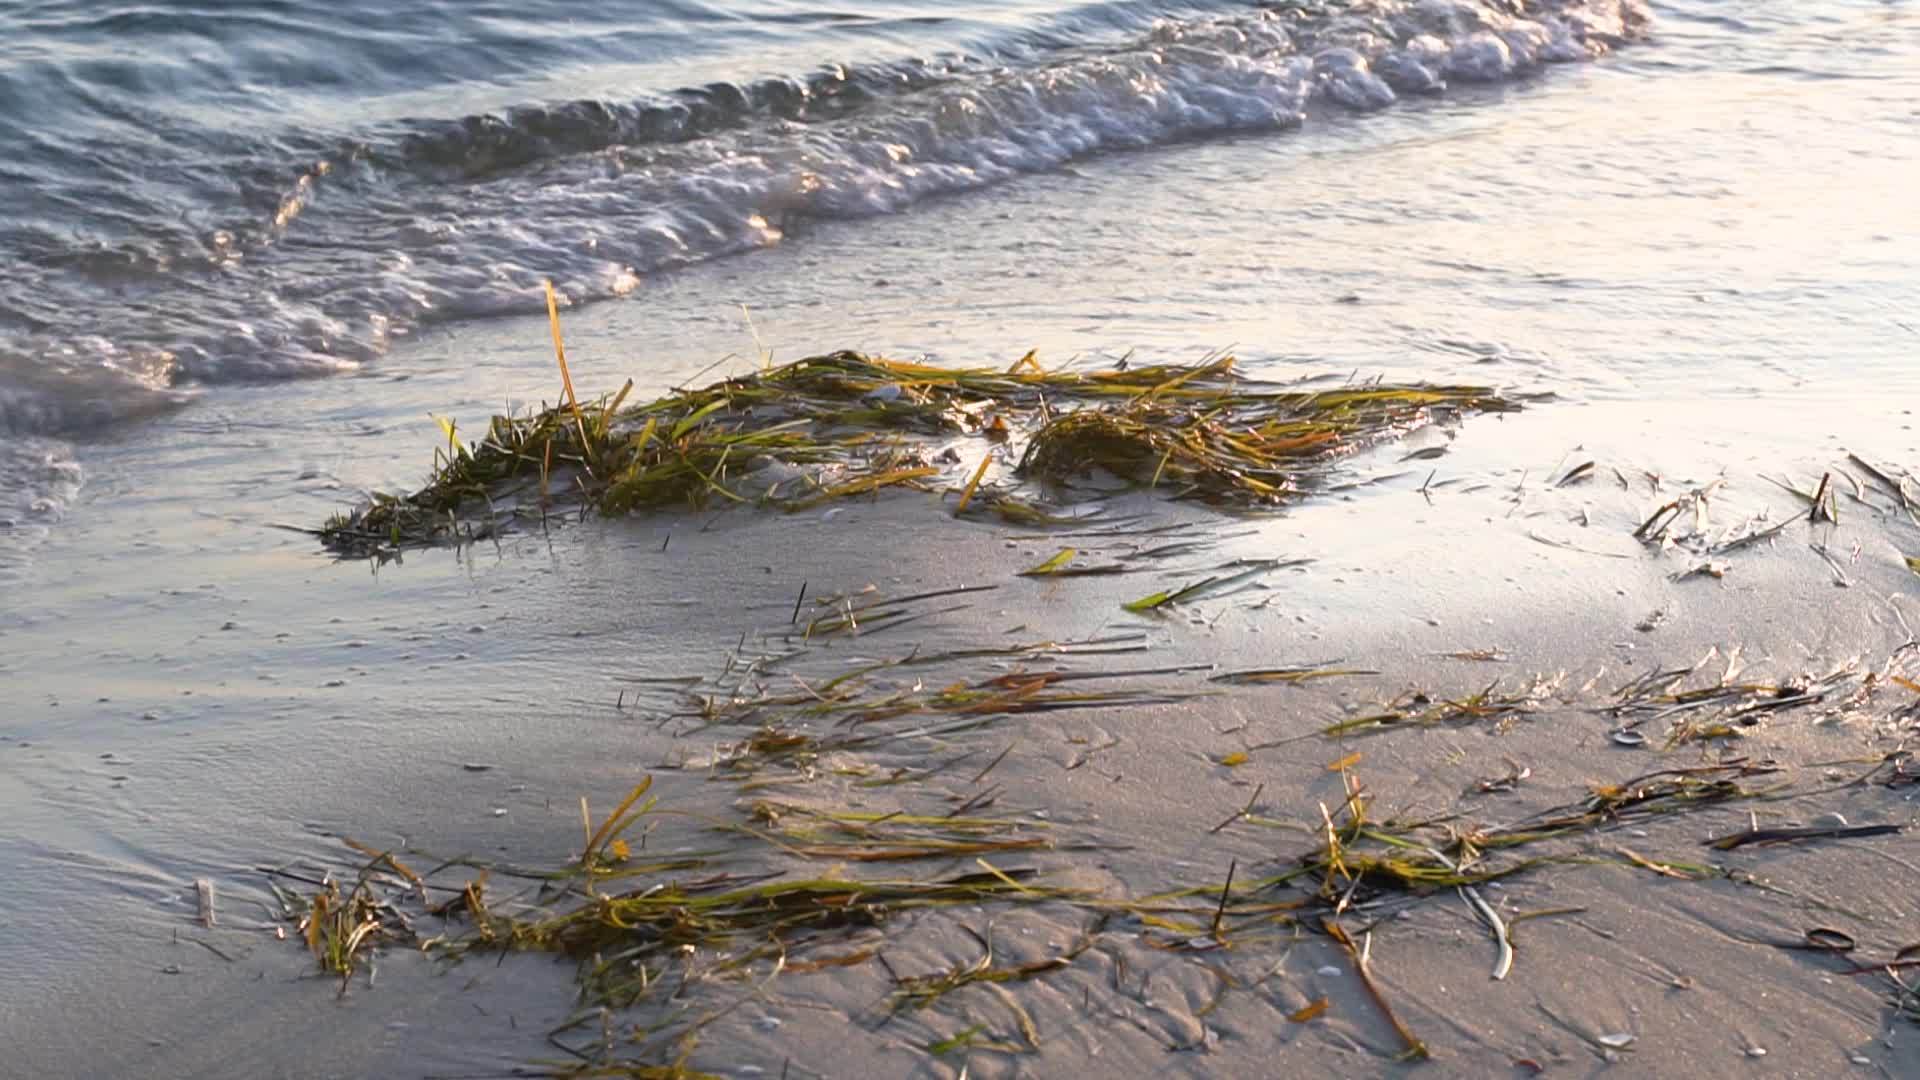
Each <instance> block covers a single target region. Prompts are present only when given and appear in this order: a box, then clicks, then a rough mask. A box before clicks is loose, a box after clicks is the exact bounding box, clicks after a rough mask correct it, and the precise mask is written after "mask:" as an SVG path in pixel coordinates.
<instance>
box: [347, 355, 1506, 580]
mask: <svg viewBox="0 0 1920 1080" xmlns="http://www.w3.org/2000/svg"><path fill="white" fill-rule="evenodd" d="M632 388H633V384H632V383H631V382H629V383H628V384H627V385H626V387H624V388H622V389H621V390H620V391H619V392H618V393H616V394H613V395H609V396H608V397H606V398H602V399H601V400H599V401H597V402H593V403H590V404H588V405H585V406H581V405H578V404H573V403H569V404H564V405H560V406H555V407H553V408H550V409H545V410H542V411H539V412H536V413H533V414H530V415H525V416H496V417H494V418H493V419H492V421H491V422H490V423H489V424H488V427H487V432H486V434H485V435H484V436H483V437H482V438H480V439H478V440H476V441H474V442H473V443H471V444H469V445H464V446H463V445H461V443H460V442H459V440H458V438H457V436H456V434H455V431H454V429H453V426H452V425H451V424H447V425H446V429H447V435H448V439H447V447H446V449H445V450H442V451H438V452H436V455H435V467H434V471H433V473H432V475H431V477H430V478H429V479H428V481H427V483H426V485H425V486H424V487H422V488H421V489H420V490H418V491H416V492H414V493H412V494H410V495H406V496H394V495H375V496H373V497H372V499H371V500H370V502H369V503H367V504H366V505H365V506H362V507H359V508H357V509H355V510H353V511H352V512H350V513H345V514H340V515H336V516H335V517H334V518H333V519H332V520H330V521H328V522H327V523H326V524H325V525H324V526H322V527H321V528H320V529H318V530H315V531H316V532H317V534H318V535H319V536H320V537H321V539H322V540H323V542H324V543H326V545H327V546H328V547H330V548H332V549H333V550H335V551H338V552H340V553H343V554H347V555H357V556H369V555H379V554H381V553H384V552H391V551H394V550H397V549H399V548H402V547H406V546H419V545H428V544H435V543H443V542H464V541H467V540H472V539H478V538H484V537H487V536H491V535H494V534H495V533H496V532H497V531H499V530H500V529H501V528H503V527H505V526H508V525H510V524H511V523H512V522H514V521H515V520H523V519H528V518H531V519H534V520H540V521H544V520H546V518H547V516H548V515H549V514H550V513H562V512H574V511H578V510H584V509H586V508H588V507H593V508H597V509H598V510H599V511H600V512H602V513H604V514H609V515H617V514H625V513H630V512H633V511H636V510H647V509H664V508H670V507H683V506H691V507H699V506H703V505H707V504H710V503H713V502H715V501H716V500H718V501H723V502H728V503H737V504H753V505H761V506H770V507H777V508H781V509H788V510H793V509H802V508H805V507H808V506H812V505H815V504H818V503H820V502H823V501H827V500H831V499H836V498H842V497H846V496H851V495H861V494H866V493H869V492H874V491H878V490H880V489H881V488H887V487H913V488H918V489H921V490H932V489H933V487H934V485H935V484H936V483H937V482H938V480H939V479H940V478H942V477H950V478H959V477H965V476H970V477H971V478H972V480H971V482H970V483H968V484H967V485H966V489H965V491H964V492H963V493H962V495H961V498H960V503H959V506H958V509H957V512H963V513H964V512H968V511H969V510H971V511H972V512H975V513H996V514H998V515H1000V516H1001V517H1004V518H1007V519H1009V520H1014V521H1018V522H1021V523H1023V524H1036V523H1044V522H1045V521H1047V520H1049V515H1048V514H1047V512H1046V511H1045V510H1043V509H1041V508H1040V507H1038V506H1036V505H1035V504H1034V503H1032V502H1030V501H1026V500H1024V499H1022V498H1020V497H1018V496H1017V494H1016V489H1017V486H1018V484H1019V483H1020V482H1023V481H1025V482H1044V483H1047V484H1050V485H1052V487H1053V489H1054V490H1055V491H1060V490H1063V489H1065V488H1066V487H1067V486H1068V485H1069V484H1070V483H1071V482H1072V481H1073V480H1075V479H1076V478H1078V477H1082V476H1086V475H1090V474H1092V473H1093V472H1094V471H1095V470H1104V471H1105V472H1106V473H1107V474H1110V475H1111V476H1113V477H1117V478H1119V479H1120V480H1121V481H1124V482H1126V483H1128V484H1132V485H1138V486H1143V487H1150V488H1154V489H1157V490H1161V491H1164V492H1165V493H1167V494H1168V495H1169V496H1171V497H1173V498H1196V499H1202V500H1206V501H1209V502H1214V503H1220V504H1225V505H1232V506H1243V507H1256V506H1263V505H1268V506H1270V505H1275V504H1278V503H1281V502H1283V501H1285V500H1287V499H1289V498H1291V497H1293V496H1295V495H1297V494H1299V493H1300V492H1301V491H1303V490H1305V489H1307V488H1309V487H1311V486H1312V484H1313V482H1314V480H1315V479H1316V478H1317V477H1319V476H1320V475H1321V474H1322V473H1323V472H1324V471H1325V469H1326V468H1327V467H1328V465H1329V464H1330V463H1331V462H1333V461H1335V460H1337V459H1338V458H1340V457H1342V456H1344V455H1346V454H1349V453H1352V452H1353V451H1355V450H1358V449H1361V448H1364V447H1365V446H1367V445H1370V444H1372V443H1373V442H1376V441H1378V440H1381V439H1385V438H1391V437H1395V436H1398V435H1402V434H1405V433H1406V432H1407V431H1409V430H1411V429H1413V428H1415V427H1418V426H1420V425H1422V424H1425V423H1428V422H1430V421H1432V420H1433V419H1434V418H1435V415H1436V412H1437V411H1443V410H1451V411H1452V412H1453V413H1455V414H1462V413H1466V412H1504V411H1510V410H1514V409H1517V408H1518V407H1519V406H1518V405H1517V404H1516V403H1514V402H1513V401H1511V400H1509V399H1507V398H1503V397H1500V396H1498V395H1497V394H1495V393H1494V392H1493V391H1492V390H1491V389H1488V388H1486V387H1479V386H1429V385H1386V384H1380V383H1368V384H1350V385H1345V386H1341V387H1338V388H1333V389H1321V390H1313V389H1300V388H1298V387H1293V388H1289V387H1286V386H1282V385H1280V384H1275V383H1270V382H1262V381H1258V380H1251V379H1245V378H1242V377H1241V376H1240V375H1239V374H1238V373H1237V371H1236V369H1235V367H1234V362H1233V360H1232V359H1231V358H1230V357H1223V358H1220V359H1217V360H1213V361H1211V362H1208V363H1204V364H1198V365H1177V364H1163V365H1153V366H1145V367H1132V368H1129V367H1125V366H1121V367H1115V368H1107V369H1102V370H1091V371H1066V370H1056V371H1048V370H1045V369H1043V368H1042V367H1041V366H1040V365H1039V364H1038V363H1037V362H1036V361H1035V360H1034V359H1033V356H1032V354H1028V356H1027V357H1025V358H1023V359H1022V360H1021V361H1020V362H1019V363H1017V364H1015V365H1014V366H1013V367H1012V368H1011V369H1009V370H1006V371H997V370H991V369H984V368H945V367H937V366H933V365H929V364H919V363H907V362H902V361H895V360H886V359H881V358H878V357H869V356H864V355H861V354H858V353H853V352H837V353H833V354H830V355H827V356H816V357H812V358H810V359H806V360H799V361H795V362H794V363H790V364H786V365H783V366H780V367H770V368H767V369H764V370H762V371H758V372H755V373H753V374H750V375H744V376H740V377H737V378H732V379H727V380H724V381H722V382H717V383H714V384H713V385H711V386H707V387H705V388H703V389H697V390H691V389H682V390H676V391H674V392H672V393H670V394H668V395H667V396H665V397H662V398H659V399H657V400H655V401H651V402H647V403H644V404H639V405H631V406H625V402H626V398H627V396H628V394H629V392H630V391H631V390H632ZM569 398H571V395H569ZM623 406H625V407H623ZM996 466H997V467H998V473H997V474H996V475H997V476H999V477H1002V478H1003V480H1004V482H988V483H985V484H983V483H982V481H983V480H986V479H987V474H988V473H989V472H990V471H994V470H995V469H996Z"/></svg>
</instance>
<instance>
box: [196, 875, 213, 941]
mask: <svg viewBox="0 0 1920 1080" xmlns="http://www.w3.org/2000/svg"><path fill="white" fill-rule="evenodd" d="M193 891H194V894H195V895H196V896H197V897H198V899H199V901H200V925H201V926H204V927H207V928H208V929H212V927H213V920H214V911H213V879H212V878H194V879H193Z"/></svg>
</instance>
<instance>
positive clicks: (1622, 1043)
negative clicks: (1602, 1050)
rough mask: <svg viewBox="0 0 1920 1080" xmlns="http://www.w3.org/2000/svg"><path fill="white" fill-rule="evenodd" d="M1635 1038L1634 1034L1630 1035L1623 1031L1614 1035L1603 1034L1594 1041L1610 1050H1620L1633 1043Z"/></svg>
mask: <svg viewBox="0 0 1920 1080" xmlns="http://www.w3.org/2000/svg"><path fill="white" fill-rule="evenodd" d="M1633 1040H1634V1036H1632V1035H1629V1034H1627V1033H1626V1032H1624V1031H1621V1032H1616V1033H1614V1034H1612V1035H1602V1036H1600V1037H1599V1038H1597V1039H1595V1040H1593V1041H1594V1042H1597V1043H1599V1044H1600V1045H1601V1046H1604V1047H1606V1048H1608V1049H1610V1050H1619V1049H1621V1048H1622V1047H1627V1046H1631V1045H1633Z"/></svg>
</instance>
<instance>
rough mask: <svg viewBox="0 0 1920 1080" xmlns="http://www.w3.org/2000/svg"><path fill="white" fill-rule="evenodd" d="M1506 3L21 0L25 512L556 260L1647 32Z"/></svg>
mask: <svg viewBox="0 0 1920 1080" xmlns="http://www.w3.org/2000/svg"><path fill="white" fill-rule="evenodd" d="M1510 6H1511V5H1505V4H1502V3H1497V2H1478V0H1422V2H1418V3H1411V2H1388V3H1364V4H1352V5H1346V4H1332V5H1272V6H1266V7H1255V6H1249V5H1246V4H1240V3H1232V4H1222V3H1202V4H1191V5H1168V4H1155V3H1142V2H1137V0H1129V2H1114V3H1090V4H1080V5H1072V4H1050V3H1033V2H1023V0H1006V2H1002V3H935V4H919V5H910V6H907V5H898V4H884V3H854V4H848V5H840V6H836V7H832V8H815V7H810V6H807V5H802V4H775V5H767V4H725V3H719V4H703V3H651V2H635V0H626V2H617V3H611V4H605V5H597V6H596V7H595V8H594V9H593V11H592V12H591V13H582V12H581V11H580V10H578V8H577V5H552V6H541V5H538V4H535V5H514V6H511V7H498V6H494V5H489V4H478V3H442V4H425V5H408V6H407V7H406V8H405V10H404V11H402V12H398V13H396V12H393V11H390V10H388V8H387V6H385V5H376V6H356V5H353V4H339V5H319V4H301V3H280V4H235V5H218V6H213V7H207V6H202V5H195V4H175V3H161V4H143V5H113V4H108V5H101V4H92V3H87V4H78V3H73V4H61V3H50V4H47V3H36V4H27V5H18V6H12V7H10V8H9V10H7V11H6V12H4V13H0V42H4V44H0V145H4V146H5V147H7V148H8V152H7V153H6V154H5V155H4V157H3V158H0V259H4V260H5V262H6V264H7V265H8V266H9V267H10V268H11V269H10V272H9V273H8V274H7V275H6V276H5V280H4V282H0V431H4V432H5V433H6V434H7V435H8V436H10V437H11V438H10V440H9V441H10V442H14V443H16V445H13V446H10V447H9V448H8V449H7V450H6V452H5V453H6V457H5V459H4V460H3V461H0V494H3V495H5V499H4V500H3V501H0V511H4V512H5V513H6V515H7V521H8V522H9V524H8V525H7V526H6V528H8V529H9V530H11V532H12V533H13V534H14V535H11V536H9V537H8V538H7V544H8V547H9V548H12V549H15V550H18V549H20V548H23V547H24V546H26V545H27V544H28V543H31V542H37V541H39V540H41V539H43V538H44V533H43V529H42V526H43V525H44V524H45V521H46V519H49V518H51V517H54V516H57V515H58V514H59V513H60V512H61V509H62V507H63V506H64V505H65V503H66V502H67V501H68V500H69V498H70V496H71V490H70V489H71V484H70V483H69V474H70V472H71V470H72V468H73V464H72V461H71V460H70V459H71V456H72V452H71V451H70V450H69V449H67V447H66V446H65V445H62V443H64V442H66V441H70V440H72V439H75V438H79V439H83V440H84V439H87V438H92V437H97V436H99V435H101V434H103V433H105V434H111V435H117V434H119V433H121V432H124V431H125V430H127V429H128V428H129V426H131V425H135V424H138V423H139V422H140V421H141V420H143V419H145V418H150V417H154V416H159V415H166V414H169V413H172V412H174V411H175V410H178V409H180V408H181V407H183V406H185V405H186V404H187V403H189V402H191V401H192V400H194V399H195V398H196V397H199V396H202V395H206V394H212V395H214V396H215V397H216V398H217V397H218V392H219V388H221V387H226V386H231V385H233V384H236V383H246V382H265V381H277V380H286V379H293V378H299V377H305V376H316V375H328V374H340V373H346V372H351V371H353V370H355V369H357V368H360V367H362V366H364V365H369V364H376V363H382V362H384V361H385V360H386V359H387V358H388V357H389V355H390V354H392V353H393V352H394V351H395V350H396V347H397V346H399V345H401V344H403V343H404V342H405V341H406V340H407V339H408V338H409V337H412V336H416V335H418V334H420V333H422V332H423V331H425V330H427V329H429V328H432V327H435V326H440V325H446V324H453V323H460V322H463V321H470V320H474V319H481V318H487V317H492V316H499V315H506V314H514V313H525V312H532V311H537V310H538V307H539V303H540V301H539V295H540V283H541V282H542V281H543V280H545V279H549V278H550V279H552V280H553V281H554V282H555V283H556V284H557V286H558V288H559V290H560V292H561V294H562V296H563V297H564V298H565V299H566V301H567V302H568V303H570V304H577V303H585V302H590V301H597V300H604V299H609V298H616V297H621V296H625V295H628V294H630V293H633V292H635V291H636V290H639V289H641V288H642V287H643V286H644V285H645V284H646V283H648V282H650V281H653V280H655V279H657V278H658V277H660V276H661V275H667V274H671V273H672V272H674V271H675V270H677V269H680V268H685V267H688V266H692V265H697V264H700V263H703V262H707V261H709V260H713V259H718V258H724V257H728V256H734V255H740V254H744V253H748V252H752V251H755V250H757V249H764V248H768V247H772V246H774V245H778V244H781V243H784V242H787V241H788V239H789V238H790V237H792V236H794V235H795V234H804V233H805V232H806V231H807V230H808V229H810V228H813V227H816V226H818V225H819V224H821V223H824V222H835V221H845V220H859V219H864V218H871V217H874V216H878V215H888V214H899V213H910V212H912V211H913V210H914V208H916V207H918V206H921V205H923V204H925V203H926V202H927V201H929V200H932V199H936V198H940V197H943V196H953V195H961V194H968V193H977V192H985V191H991V190H992V189H994V188H995V187H996V186H998V185H1002V184H1005V183H1006V182H1007V181H1009V180H1011V179H1014V178H1017V177H1021V176H1028V175H1034V174H1043V173H1047V172H1051V171H1057V170H1059V169H1061V168H1063V167H1067V166H1069V165H1070V164H1071V163H1073V162H1076V161H1082V160H1086V159H1089V158H1095V157H1099V156H1101V155H1108V154H1113V153H1117V152H1125V151H1138V150H1143V149H1148V148H1155V147H1174V146H1180V145H1186V144H1199V143H1205V142H1207V141H1209V140H1217V139H1220V138H1225V137H1233V136H1241V135H1249V134H1251V135H1277V134H1279V133H1282V132H1285V131H1286V130H1288V129H1291V128H1295V127H1299V126H1301V125H1302V124H1304V123H1307V122H1309V121H1310V119H1311V118H1312V117H1313V116H1314V115H1316V114H1319V113H1331V114H1348V113H1362V112H1369V111H1374V110H1378V109H1383V108H1387V107H1390V106H1391V105H1393V104H1394V103H1395V102H1396V100H1398V99H1400V98H1413V99H1420V98H1424V97H1427V96H1430V95H1432V94H1437V93H1440V92H1442V91H1443V90H1444V88H1445V87H1446V86H1447V85H1449V84H1452V85H1455V86H1460V85H1467V84H1486V83H1498V82H1501V81H1504V80H1511V79H1521V78H1527V77H1531V76H1533V75H1535V74H1537V73H1539V72H1540V71H1541V70H1542V69H1544V68H1546V67H1548V66H1551V65H1556V64H1569V63H1574V62H1580V61H1587V60H1591V59H1594V58H1596V57H1599V56H1604V55H1606V54H1608V53H1610V52H1612V51H1613V50H1615V49H1616V48H1619V47H1621V46H1624V45H1628V44H1630V43H1632V42H1634V41H1636V40H1638V39H1641V38H1643V37H1644V36H1645V34H1646V21H1647V12H1646V11H1645V9H1644V8H1643V7H1642V6H1641V4H1640V3H1639V2H1638V0H1548V2H1544V3H1531V4H1524V5H1519V6H1517V7H1513V9H1512V10H1511V11H1509V10H1508V9H1509V7H1510ZM931 254H933V255H935V256H936V257H937V256H938V253H931ZM399 362H400V363H404V361H399ZM47 438H52V439H55V440H59V442H56V443H54V444H51V445H50V444H47V443H45V442H43V441H41V440H44V439H47ZM82 456H84V455H82ZM82 467H84V465H83V466H82Z"/></svg>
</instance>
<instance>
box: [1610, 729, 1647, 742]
mask: <svg viewBox="0 0 1920 1080" xmlns="http://www.w3.org/2000/svg"><path fill="white" fill-rule="evenodd" d="M1613 741H1614V742H1616V743H1618V744H1620V745H1621V746H1645V745H1647V737H1646V736H1645V735H1642V734H1641V733H1640V732H1638V731H1633V730H1626V731H1616V732H1614V733H1613Z"/></svg>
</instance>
